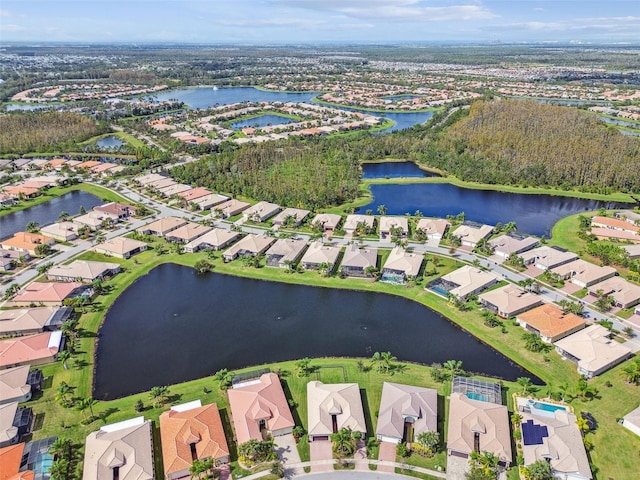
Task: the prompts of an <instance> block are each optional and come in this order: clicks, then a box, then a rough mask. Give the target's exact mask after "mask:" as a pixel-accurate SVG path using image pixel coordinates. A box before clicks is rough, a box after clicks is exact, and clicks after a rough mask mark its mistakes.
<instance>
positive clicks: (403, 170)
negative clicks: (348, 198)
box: [362, 162, 440, 178]
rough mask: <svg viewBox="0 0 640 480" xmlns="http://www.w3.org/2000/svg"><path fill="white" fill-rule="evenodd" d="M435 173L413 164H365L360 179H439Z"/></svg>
mask: <svg viewBox="0 0 640 480" xmlns="http://www.w3.org/2000/svg"><path fill="white" fill-rule="evenodd" d="M439 176H440V175H438V174H437V173H433V172H427V171H426V170H422V169H421V168H420V167H418V165H416V164H415V163H413V162H365V163H363V164H362V178H402V177H411V178H422V177H439Z"/></svg>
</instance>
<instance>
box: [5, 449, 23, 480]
mask: <svg viewBox="0 0 640 480" xmlns="http://www.w3.org/2000/svg"><path fill="white" fill-rule="evenodd" d="M23 451H24V443H19V444H17V445H11V446H9V447H4V448H0V465H2V468H0V480H9V479H13V478H14V477H15V475H16V474H17V473H18V470H20V461H21V460H22V452H23Z"/></svg>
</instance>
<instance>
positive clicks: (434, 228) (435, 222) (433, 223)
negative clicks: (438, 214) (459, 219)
mask: <svg viewBox="0 0 640 480" xmlns="http://www.w3.org/2000/svg"><path fill="white" fill-rule="evenodd" d="M449 227H451V223H449V222H448V221H447V220H443V219H441V218H421V219H420V220H418V224H417V225H416V231H417V230H421V231H423V232H424V234H425V235H426V236H427V239H428V240H442V239H443V238H444V236H445V235H446V234H447V230H449Z"/></svg>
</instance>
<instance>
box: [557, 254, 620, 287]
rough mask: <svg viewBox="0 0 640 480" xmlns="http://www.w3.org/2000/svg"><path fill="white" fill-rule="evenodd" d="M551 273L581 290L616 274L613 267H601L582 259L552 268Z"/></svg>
mask: <svg viewBox="0 0 640 480" xmlns="http://www.w3.org/2000/svg"><path fill="white" fill-rule="evenodd" d="M551 271H552V272H553V273H555V274H556V275H558V276H559V277H560V278H562V279H563V280H570V281H571V283H573V284H575V285H578V286H579V287H582V288H587V287H589V286H591V285H593V284H594V283H598V282H602V281H604V280H606V279H608V278H611V277H613V276H615V275H616V273H617V272H616V269H615V268H613V267H609V266H604V267H601V266H599V265H595V264H593V263H591V262H586V261H584V260H582V259H578V260H574V261H573V262H569V263H565V264H564V265H560V266H559V267H555V268H552V269H551Z"/></svg>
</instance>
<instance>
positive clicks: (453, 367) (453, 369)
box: [442, 360, 463, 378]
mask: <svg viewBox="0 0 640 480" xmlns="http://www.w3.org/2000/svg"><path fill="white" fill-rule="evenodd" d="M442 366H443V367H444V369H445V370H448V371H449V376H450V377H451V378H453V377H454V375H457V374H459V373H463V370H462V361H461V360H447V361H446V362H444V363H443V364H442Z"/></svg>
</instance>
